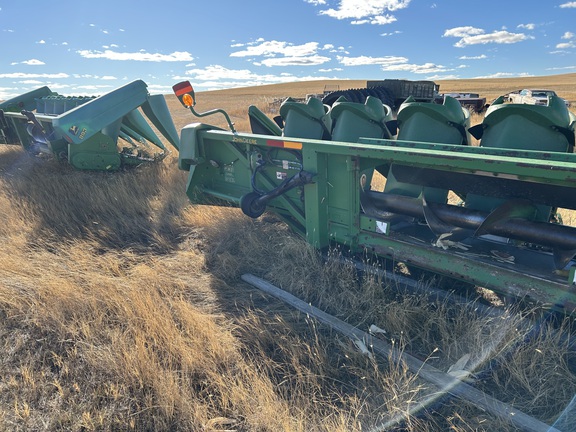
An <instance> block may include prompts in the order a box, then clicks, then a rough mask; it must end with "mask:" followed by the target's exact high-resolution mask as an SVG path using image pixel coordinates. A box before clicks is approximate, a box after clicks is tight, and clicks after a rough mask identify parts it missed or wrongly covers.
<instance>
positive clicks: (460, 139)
mask: <svg viewBox="0 0 576 432" xmlns="http://www.w3.org/2000/svg"><path fill="white" fill-rule="evenodd" d="M367 90H368V89H366V91H367ZM174 91H175V94H176V95H177V96H178V98H179V99H180V101H181V102H182V104H183V105H184V106H185V107H187V108H189V109H191V110H192V112H193V113H195V114H196V115H200V116H205V115H207V114H208V113H201V114H198V113H196V111H194V105H195V103H196V101H195V99H194V91H193V88H192V86H191V85H190V83H188V82H184V83H180V84H177V85H175V86H174ZM371 91H374V90H371ZM354 94H355V93H354V92H351V93H349V95H354ZM332 102H333V103H332V105H328V104H324V103H322V102H321V101H320V100H318V99H315V98H311V99H309V100H308V101H306V102H298V101H295V100H294V99H290V98H288V99H286V100H285V102H284V103H283V104H282V106H281V107H280V117H281V122H278V121H273V120H272V119H269V118H268V117H267V116H266V115H264V114H263V113H262V112H261V111H260V110H258V109H257V108H256V107H254V106H251V107H250V108H249V110H248V112H249V117H250V122H251V125H252V133H238V132H236V131H234V130H231V131H226V130H222V129H221V128H218V127H215V126H210V125H208V124H199V123H195V124H190V125H188V126H186V127H184V128H183V130H182V134H181V149H180V152H179V167H180V168H181V169H182V170H185V171H188V172H189V178H188V183H187V191H186V193H187V195H188V197H189V198H190V200H191V201H192V202H194V203H198V204H210V205H226V206H229V205H234V206H238V207H240V208H241V210H242V211H243V213H244V214H246V215H247V216H249V217H251V218H258V217H260V216H261V215H262V214H263V213H264V212H266V211H269V212H272V213H275V214H276V215H277V216H278V217H280V218H281V219H282V220H283V221H285V222H286V224H288V225H289V226H290V227H291V228H292V229H293V230H294V231H295V232H297V233H299V234H300V235H302V237H304V238H305V239H306V240H307V241H308V242H309V243H310V244H311V245H313V246H315V247H316V248H318V249H321V250H324V249H326V248H329V247H339V248H343V249H345V250H347V251H350V252H351V253H362V254H368V255H370V256H375V257H376V258H378V259H381V260H384V261H385V262H386V261H387V262H390V263H398V262H400V263H404V264H405V265H406V266H407V267H408V268H419V269H424V270H427V271H431V272H433V273H436V274H440V275H444V276H449V277H452V278H454V279H457V280H460V281H465V282H467V283H471V284H474V285H477V286H480V287H485V288H489V289H493V290H495V291H497V292H501V293H503V294H505V295H509V296H511V297H516V298H529V299H532V300H535V301H536V302H538V303H540V304H543V305H546V307H549V308H554V309H557V310H564V311H575V310H576V259H575V258H576V227H574V226H568V225H562V224H561V223H560V222H559V218H558V217H557V209H558V208H563V209H569V210H576V201H575V200H574V196H576V154H574V152H573V150H574V133H575V125H576V116H574V114H572V113H570V112H569V111H568V110H567V108H566V106H565V104H564V103H563V102H562V101H561V100H560V99H559V98H554V97H552V98H550V101H549V103H548V105H546V106H535V105H524V104H504V103H502V100H499V101H495V102H494V103H493V104H492V105H491V106H490V107H489V108H488V110H487V111H486V114H485V117H484V120H483V121H482V123H481V124H479V125H477V126H474V127H470V112H469V111H468V110H467V109H464V108H463V107H462V106H461V104H460V102H459V101H457V100H456V99H454V98H452V97H450V96H445V97H444V98H443V100H442V103H441V104H439V103H435V102H433V101H432V100H431V101H417V100H416V99H415V98H414V97H408V98H407V99H406V100H405V101H404V103H403V104H402V105H401V106H400V107H399V109H398V112H397V115H396V118H393V114H392V109H391V107H390V106H386V105H384V104H383V103H382V101H381V99H379V98H378V97H376V96H374V95H367V96H366V98H365V102H364V103H361V102H355V101H350V100H348V99H347V98H346V95H343V94H340V95H339V96H338V98H337V99H335V100H334V101H332ZM471 134H472V135H474V137H475V138H477V139H479V140H480V145H479V146H472V145H469V143H470V142H471V139H470V135H471ZM377 177H383V178H384V179H385V182H384V184H383V185H382V184H379V183H378V182H377V181H376V178H377ZM449 193H452V194H453V195H454V196H455V197H456V198H457V201H456V202H454V201H451V200H449Z"/></svg>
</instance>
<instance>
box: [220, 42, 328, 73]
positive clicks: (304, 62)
mask: <svg viewBox="0 0 576 432" xmlns="http://www.w3.org/2000/svg"><path fill="white" fill-rule="evenodd" d="M318 45H319V44H318V42H307V43H305V44H302V45H293V44H290V43H287V42H280V41H275V40H273V41H263V40H262V39H259V40H258V41H257V42H253V43H250V44H246V45H243V46H244V47H245V48H246V49H244V50H241V51H236V52H233V53H232V54H230V57H265V58H264V59H263V60H258V61H253V63H254V64H255V65H256V66H268V67H272V66H317V65H320V64H324V63H326V62H329V61H330V60H331V59H330V58H329V57H325V56H322V55H319V54H318V51H319V50H323V51H329V52H333V51H334V45H331V44H325V45H323V46H322V47H319V46H318Z"/></svg>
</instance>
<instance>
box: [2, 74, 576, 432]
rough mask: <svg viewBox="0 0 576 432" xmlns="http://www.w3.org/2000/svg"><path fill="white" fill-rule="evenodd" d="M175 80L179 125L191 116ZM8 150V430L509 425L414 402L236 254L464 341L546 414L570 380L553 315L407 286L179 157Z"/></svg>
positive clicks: (310, 296) (292, 282) (321, 296)
mask: <svg viewBox="0 0 576 432" xmlns="http://www.w3.org/2000/svg"><path fill="white" fill-rule="evenodd" d="M294 88H295V87H294ZM299 88H300V90H301V91H305V92H306V93H310V92H313V91H309V90H307V89H306V90H305V89H303V87H302V86H301V85H299ZM287 90H290V88H288V87H287V88H282V89H276V90H274V91H276V92H278V93H282V92H284V91H287ZM268 91H270V92H272V89H267V90H266V91H262V93H261V94H260V91H259V90H258V89H252V90H251V92H252V93H251V94H250V95H248V96H246V95H242V94H239V95H238V94H235V96H234V95H233V97H232V96H229V97H226V95H225V93H222V94H220V93H219V94H218V97H215V98H214V99H213V100H212V98H211V96H212V94H201V95H200V97H199V106H198V109H199V110H200V111H201V110H204V109H209V108H211V107H223V108H226V109H227V110H228V111H229V112H230V113H231V114H232V116H233V119H234V121H236V123H237V127H238V129H239V130H248V126H247V120H246V107H247V105H248V104H250V103H254V102H255V101H254V100H253V98H254V99H257V98H258V97H260V96H262V95H263V96H265V97H269V96H268V93H267V92H268ZM294 96H299V95H298V94H294ZM168 100H169V103H170V106H171V108H172V111H173V113H174V117H175V119H176V122H177V123H178V127H181V126H183V124H185V123H188V122H191V121H196V119H193V118H191V116H190V114H189V113H188V112H187V111H186V110H184V109H183V108H180V107H179V106H178V104H177V102H176V101H175V98H174V99H172V98H168ZM260 103H262V104H264V105H265V104H266V100H265V99H262V100H261V101H260ZM264 105H263V106H264ZM211 120H212V118H211V119H210V121H211ZM223 126H224V125H223ZM0 151H1V154H0V156H1V157H0V217H1V219H2V221H3V223H2V224H1V225H0V239H1V240H2V241H1V242H0V263H1V264H0V344H1V348H2V355H1V356H0V429H1V430H7V431H8V430H10V431H41V430H42V431H43V430H49V431H57V430H70V431H90V430H93V431H101V430H114V431H116V430H155V431H190V430H194V431H224V430H236V431H360V430H369V429H370V428H371V427H373V426H377V425H381V424H385V423H387V422H390V421H391V420H394V421H396V423H395V424H396V425H397V430H407V431H444V430H456V431H470V430H487V431H488V430H514V428H513V427H512V426H510V425H509V424H507V423H506V422H505V421H503V420H499V419H495V418H493V417H492V416H490V415H488V414H487V413H485V412H482V411H481V410H479V409H477V408H476V407H475V406H473V404H468V403H462V402H460V401H455V400H453V399H451V398H449V397H447V396H446V395H442V394H440V395H439V397H437V398H435V399H433V402H431V403H429V404H427V405H426V408H425V409H421V410H418V411H416V412H410V409H411V408H412V407H414V406H417V405H418V403H419V402H421V401H422V400H429V397H430V394H431V393H434V392H437V389H434V388H431V387H430V385H429V384H427V383H425V382H423V381H421V380H420V379H419V378H418V377H417V376H415V375H413V374H411V373H410V372H408V370H407V368H406V365H404V364H402V363H401V362H400V363H396V362H393V361H390V359H386V358H381V359H373V360H372V359H370V358H368V357H366V356H364V355H362V354H360V353H359V352H358V351H357V350H356V349H355V347H354V344H353V343H352V342H351V341H349V340H346V339H344V338H342V337H340V336H338V335H337V334H334V333H333V332H331V331H330V330H329V329H327V328H325V327H323V326H318V324H317V323H315V322H314V321H313V320H310V319H308V317H306V316H303V315H301V314H299V313H296V312H294V311H293V310H291V309H290V308H289V307H287V306H285V305H283V304H279V303H278V302H276V301H272V300H270V299H269V298H267V297H266V296H264V295H262V294H261V293H260V292H258V291H257V290H254V289H253V288H251V287H249V286H246V285H245V284H243V283H242V282H240V279H239V276H240V275H241V274H242V273H244V272H252V273H255V274H257V275H259V276H262V277H265V278H267V279H269V280H271V281H273V282H274V283H276V284H277V285H279V286H281V287H282V288H284V289H286V290H289V291H291V292H292V293H294V294H296V295H298V296H299V297H301V298H303V299H305V300H306V301H309V302H311V303H313V304H315V305H316V306H318V307H321V308H322V309H325V310H327V311H329V312H330V313H333V314H335V315H337V316H339V317H340V318H341V319H345V320H346V321H348V322H350V323H351V324H354V325H358V326H359V327H361V328H363V329H365V328H367V326H368V325H370V324H377V325H378V326H380V327H382V328H385V329H386V331H387V334H386V335H385V336H384V337H385V338H386V339H387V340H388V341H389V342H390V343H392V344H395V345H396V346H398V347H399V348H400V349H403V350H406V351H408V352H410V353H411V354H413V355H415V356H417V357H420V358H421V359H423V360H426V361H427V362H429V363H430V364H432V365H434V366H435V367H438V368H439V369H442V370H445V371H446V370H448V368H449V366H450V365H451V364H453V363H454V362H456V361H457V360H458V359H459V358H461V357H462V356H463V355H465V354H470V356H471V362H470V363H471V365H472V366H471V370H472V372H473V373H474V374H475V375H474V376H473V377H472V378H473V379H474V380H475V383H476V385H478V386H480V387H481V388H483V389H485V390H486V391H487V392H489V393H491V394H493V395H494V396H495V397H499V398H501V399H502V400H503V401H505V402H508V403H512V404H515V405H516V406H518V407H520V408H521V409H523V410H524V411H525V412H527V413H529V414H532V415H534V416H537V417H538V418H540V419H542V420H543V421H547V422H550V423H552V422H553V421H554V420H555V419H556V418H557V417H558V416H559V415H560V413H561V412H562V410H563V408H564V407H565V406H567V405H568V403H569V401H570V398H571V395H573V394H574V392H575V391H576V379H575V373H574V364H573V360H574V359H573V358H572V357H571V356H572V354H571V353H570V352H571V351H570V349H569V347H568V346H567V342H566V339H562V338H560V337H559V336H558V335H559V334H561V333H559V332H558V331H557V328H558V325H556V324H555V323H550V324H548V323H546V322H541V323H540V326H539V327H538V329H537V331H536V330H535V329H534V327H530V326H527V324H526V322H527V321H526V320H525V319H523V317H522V316H521V315H517V314H513V313H510V312H507V311H505V310H502V311H501V314H500V315H498V316H492V315H486V314H484V313H483V312H481V311H482V310H483V309H482V308H481V307H480V304H481V303H480V302H481V300H477V302H478V303H472V304H471V306H470V307H468V308H464V307H452V306H451V305H450V304H449V303H447V302H444V301H431V300H430V299H429V298H428V297H427V296H426V295H423V294H415V293H410V292H407V293H404V294H402V293H397V292H396V291H395V290H394V289H393V286H391V285H390V284H389V283H388V282H387V281H383V280H382V279H381V277H380V276H379V275H377V274H368V275H367V276H366V277H364V278H360V277H359V275H358V273H357V272H356V269H355V268H354V266H353V265H352V264H350V263H343V262H342V261H341V260H340V258H341V257H340V255H339V254H338V252H337V251H335V252H334V253H333V254H332V255H331V256H330V257H329V259H327V260H325V259H323V258H322V257H321V256H320V255H319V254H318V252H317V251H315V250H313V249H312V248H310V247H309V246H308V245H307V244H306V243H305V242H304V241H303V240H302V239H300V238H297V237H295V236H293V235H292V234H291V233H290V232H289V231H288V229H287V228H286V226H284V225H283V224H281V223H279V222H278V221H277V220H275V218H274V217H273V216H271V215H267V216H265V217H263V218H261V219H259V220H251V219H248V218H246V217H244V216H243V215H242V214H241V213H240V212H239V211H238V210H236V209H231V208H215V207H200V206H192V205H190V204H189V203H188V202H187V199H186V197H185V195H184V187H185V182H186V177H185V173H183V172H180V171H179V170H178V169H177V168H176V163H175V160H174V159H173V158H172V159H170V158H169V159H168V160H166V161H164V163H162V164H159V165H154V166H147V167H144V166H143V167H138V168H135V169H130V170H126V171H121V172H117V173H87V172H79V171H74V170H72V169H71V168H70V167H69V166H67V165H62V164H60V163H57V162H55V161H53V160H37V159H33V158H31V157H29V156H28V155H26V154H24V153H23V152H22V151H21V150H20V149H18V148H9V147H6V148H2V149H0ZM568 326H569V322H568V321H565V322H564V323H563V324H562V325H560V327H568ZM565 330H566V331H568V329H565ZM430 400H432V399H430Z"/></svg>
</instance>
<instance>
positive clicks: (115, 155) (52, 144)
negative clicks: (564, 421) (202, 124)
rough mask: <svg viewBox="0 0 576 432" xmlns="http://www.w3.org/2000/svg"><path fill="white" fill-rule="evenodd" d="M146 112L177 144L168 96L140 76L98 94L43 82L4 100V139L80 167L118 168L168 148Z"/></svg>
mask: <svg viewBox="0 0 576 432" xmlns="http://www.w3.org/2000/svg"><path fill="white" fill-rule="evenodd" d="M139 108H140V109H141V111H140V110H139ZM146 118H147V119H148V120H149V121H150V122H151V123H152V125H153V126H154V127H155V128H156V129H157V130H158V131H159V132H160V134H161V135H162V136H163V137H164V138H165V139H166V140H168V142H170V143H171V144H172V145H173V146H174V147H175V148H176V149H178V147H179V137H178V132H177V131H176V128H175V126H174V123H173V121H172V117H171V115H170V112H169V110H168V107H167V105H166V100H165V98H164V96H162V95H150V94H149V93H148V91H147V86H146V84H145V83H144V82H143V81H141V80H137V81H133V82H131V83H129V84H126V85H124V86H122V87H120V88H118V89H116V90H113V91H111V92H109V93H107V94H104V95H102V96H99V97H66V96H61V95H59V94H57V93H55V92H53V91H51V90H50V89H49V88H48V87H42V88H39V89H37V90H34V91H31V92H28V93H25V94H23V95H21V96H17V97H15V98H12V99H9V100H7V101H5V102H2V103H0V143H4V144H16V145H21V146H22V147H23V148H24V149H25V150H26V151H27V152H29V153H31V154H34V155H40V154H48V155H52V156H54V157H56V158H58V159H61V160H67V161H68V162H69V163H70V164H71V165H72V166H74V167H75V168H77V169H83V170H107V171H109V170H117V169H118V168H120V167H121V166H122V165H138V164H141V163H145V162H151V161H156V160H161V159H163V158H164V157H165V156H166V154H167V153H168V149H167V148H166V147H165V146H164V144H163V143H162V140H161V139H160V138H159V136H158V135H157V134H156V132H154V130H153V128H152V127H151V126H150V124H149V123H148V121H147V120H146ZM121 145H123V147H120V146H121ZM153 147H155V148H156V150H153Z"/></svg>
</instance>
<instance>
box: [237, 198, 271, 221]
mask: <svg viewBox="0 0 576 432" xmlns="http://www.w3.org/2000/svg"><path fill="white" fill-rule="evenodd" d="M260 197H261V195H260V194H259V193H257V192H250V193H247V194H246V195H244V196H243V197H242V198H240V208H241V209H242V213H244V214H245V215H246V216H248V217H251V218H252V219H257V218H259V217H260V216H262V214H263V213H264V212H265V211H266V204H264V205H262V204H260V203H258V202H257V200H258V198H260Z"/></svg>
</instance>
